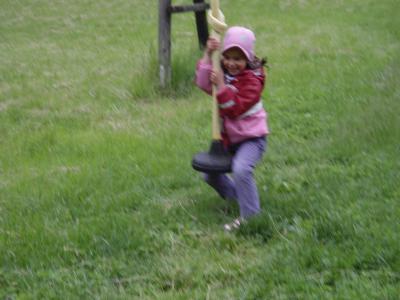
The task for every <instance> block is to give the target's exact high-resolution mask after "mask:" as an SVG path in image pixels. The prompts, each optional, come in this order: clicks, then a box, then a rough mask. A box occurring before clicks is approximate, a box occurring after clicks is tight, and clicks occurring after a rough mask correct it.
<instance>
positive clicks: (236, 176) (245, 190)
mask: <svg viewBox="0 0 400 300" xmlns="http://www.w3.org/2000/svg"><path fill="white" fill-rule="evenodd" d="M265 148H266V139H264V138H258V139H254V140H249V141H247V142H244V143H243V144H241V145H240V147H239V149H238V150H237V152H236V153H235V156H234V158H233V165H232V169H233V180H234V184H235V189H236V195H237V201H238V203H239V207H240V216H241V217H243V218H248V217H250V216H252V215H255V214H257V213H259V212H260V200H259V196H258V191H257V186H256V183H255V180H254V178H253V171H254V168H255V166H256V164H257V162H258V161H259V160H260V159H261V158H262V155H263V153H264V151H265Z"/></svg>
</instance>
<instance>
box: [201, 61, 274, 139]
mask: <svg viewBox="0 0 400 300" xmlns="http://www.w3.org/2000/svg"><path fill="white" fill-rule="evenodd" d="M211 70H212V65H211V64H210V63H207V62H205V61H203V60H199V61H198V63H197V67H196V85H197V86H198V87H199V88H201V89H202V90H203V91H205V92H207V93H208V94H211V82H210V79H209V78H210V72H211ZM224 80H225V84H226V86H225V88H223V89H222V90H220V91H218V93H217V101H218V105H219V114H220V117H221V119H222V124H223V125H222V128H221V134H222V137H223V139H224V144H225V145H230V144H236V143H240V142H242V141H244V140H247V139H251V138H256V137H262V136H266V135H268V134H269V129H268V125H267V123H268V120H267V118H268V116H267V113H266V111H265V110H264V108H263V106H262V101H261V93H262V90H263V88H264V80H265V74H264V70H263V68H262V67H260V68H258V69H255V70H251V69H246V70H244V71H243V72H241V73H240V74H238V75H236V76H231V75H229V74H224Z"/></svg>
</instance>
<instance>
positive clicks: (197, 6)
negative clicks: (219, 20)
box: [168, 1, 210, 13]
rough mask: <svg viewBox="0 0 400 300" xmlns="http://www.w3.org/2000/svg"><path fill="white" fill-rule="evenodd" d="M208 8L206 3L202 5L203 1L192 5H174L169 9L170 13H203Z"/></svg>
mask: <svg viewBox="0 0 400 300" xmlns="http://www.w3.org/2000/svg"><path fill="white" fill-rule="evenodd" d="M209 8H210V5H209V4H208V3H203V1H201V2H200V1H198V3H194V4H192V5H174V6H170V7H169V9H168V10H169V11H170V13H182V12H187V11H194V12H198V11H205V10H207V9H209Z"/></svg>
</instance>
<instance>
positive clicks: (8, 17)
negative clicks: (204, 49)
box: [0, 0, 400, 300]
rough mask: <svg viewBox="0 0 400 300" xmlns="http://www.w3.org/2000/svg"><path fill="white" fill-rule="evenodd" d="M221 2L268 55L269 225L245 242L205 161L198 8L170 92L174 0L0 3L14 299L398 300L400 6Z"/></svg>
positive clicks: (1, 203) (1, 124)
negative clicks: (164, 16) (165, 33)
mask: <svg viewBox="0 0 400 300" xmlns="http://www.w3.org/2000/svg"><path fill="white" fill-rule="evenodd" d="M173 3H174V4H175V3H176V4H189V3H191V1H188V0H181V1H179V2H178V1H173ZM220 4H221V9H222V10H223V12H224V14H225V17H226V21H227V23H228V24H229V25H244V26H248V27H250V28H252V29H253V30H254V31H255V33H256V36H257V45H256V52H257V54H258V55H259V56H267V57H268V60H269V78H268V83H267V88H266V90H265V92H264V95H263V96H264V106H265V107H266V108H267V110H268V111H269V118H270V127H271V131H272V133H271V135H270V137H269V149H268V153H267V155H266V156H265V157H264V159H263V161H262V163H261V164H260V165H259V167H258V168H257V169H256V174H255V176H256V179H257V184H258V187H259V192H260V196H261V201H262V208H263V213H262V214H261V215H260V216H259V217H257V218H255V219H253V220H252V221H251V222H250V223H249V224H248V225H247V226H246V227H244V228H243V229H241V230H240V231H239V232H237V233H235V234H227V233H224V232H223V230H222V225H223V224H224V222H226V221H230V220H231V219H232V218H233V217H236V216H237V214H238V208H237V207H236V206H235V205H228V204H226V203H224V202H223V201H222V200H221V199H219V197H218V196H217V195H216V194H215V193H214V191H212V190H211V189H210V188H209V187H207V186H206V185H205V184H204V183H203V182H202V180H201V177H200V175H199V174H198V173H196V172H195V171H194V170H193V169H192V168H191V166H190V161H191V158H192V155H193V154H194V153H196V152H198V151H203V150H205V149H207V148H208V146H209V142H210V136H211V128H210V127H211V124H210V123H211V120H210V118H211V112H210V110H211V105H210V101H209V97H208V96H207V95H205V94H204V93H202V92H201V91H199V90H198V89H197V88H196V87H195V86H194V84H193V76H194V68H195V64H196V61H197V59H198V58H199V57H200V56H201V52H200V51H199V50H198V44H197V36H196V29H195V24H194V17H193V14H191V13H185V14H177V15H174V16H173V18H172V20H173V24H172V31H173V41H172V54H173V81H172V86H171V88H169V89H167V90H164V91H160V90H159V89H158V84H157V18H158V6H157V5H158V1H147V0H134V1H121V0H114V1H104V0H97V1H92V0H85V1H77V0H69V1H58V0H57V1H45V0H36V1H10V0H2V1H1V2H0V298H2V299H3V298H4V299H86V298H89V299H90V298H100V299H132V298H134V299H379V300H381V299H398V297H399V293H400V259H399V257H400V244H399V232H400V222H399V216H400V202H399V200H400V188H399V182H400V175H399V169H400V160H399V155H400V146H399V145H400V144H399V140H400V118H399V115H400V88H399V82H400V54H399V53H400V14H399V11H400V4H399V2H398V1H397V0H382V1H372V0H348V1H342V0H334V1H333V0H332V1H327V0H319V1H317V0H309V1H307V0H271V1H265V0H263V1H261V0H252V1H247V2H245V1H239V0H230V1H228V0H221V1H220Z"/></svg>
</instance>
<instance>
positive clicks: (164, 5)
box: [158, 0, 210, 88]
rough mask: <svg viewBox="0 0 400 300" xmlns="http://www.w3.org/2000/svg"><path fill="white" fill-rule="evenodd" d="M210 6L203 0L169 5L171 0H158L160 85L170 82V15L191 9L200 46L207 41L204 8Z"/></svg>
mask: <svg viewBox="0 0 400 300" xmlns="http://www.w3.org/2000/svg"><path fill="white" fill-rule="evenodd" d="M209 7H210V6H209V5H208V4H207V3H204V0H193V4H192V5H175V6H172V5H171V0H159V7H158V9H159V12H158V60H159V76H160V86H161V87H162V88H165V87H167V86H169V85H170V84H171V15H172V13H182V12H187V11H193V12H194V13H195V17H196V27H197V36H198V39H199V44H200V48H203V47H204V46H205V45H206V43H207V38H208V24H207V19H206V13H205V11H206V9H208V8H209Z"/></svg>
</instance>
